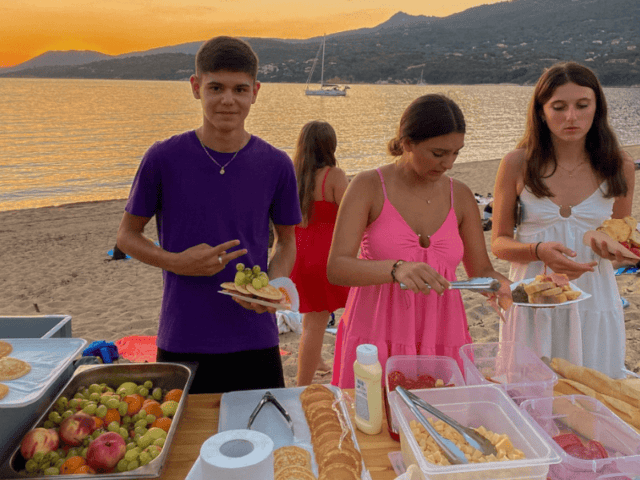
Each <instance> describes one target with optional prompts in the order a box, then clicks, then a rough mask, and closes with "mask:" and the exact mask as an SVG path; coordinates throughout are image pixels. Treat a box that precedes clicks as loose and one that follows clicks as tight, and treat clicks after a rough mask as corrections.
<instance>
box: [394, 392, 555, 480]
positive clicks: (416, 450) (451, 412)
mask: <svg viewBox="0 0 640 480" xmlns="http://www.w3.org/2000/svg"><path fill="white" fill-rule="evenodd" d="M413 393H414V394H416V395H418V396H419V397H420V398H422V399H423V400H425V401H427V402H429V403H430V404H431V405H433V406H434V407H436V408H438V409H439V410H441V411H442V412H444V413H445V414H446V415H448V416H450V417H451V418H453V419H454V420H456V421H458V423H460V424H462V425H465V426H468V427H471V428H478V427H480V426H484V427H485V428H487V429H488V430H491V431H492V432H495V433H498V434H501V435H502V434H506V435H508V437H509V440H510V441H511V443H512V444H513V446H514V447H515V448H517V449H519V450H521V451H522V452H523V453H524V455H525V458H524V459H521V460H508V461H503V462H486V463H468V464H463V465H446V466H445V465H436V464H434V463H431V462H429V461H427V459H426V458H425V456H424V453H423V451H422V449H421V448H420V445H418V442H417V440H416V438H415V436H414V435H413V432H412V431H411V427H410V425H409V422H410V420H415V417H414V416H413V414H412V413H411V411H410V410H409V408H408V407H407V406H406V405H405V403H404V402H403V401H402V399H401V398H400V397H399V395H398V394H397V393H396V392H391V393H390V394H389V401H390V403H391V408H392V409H393V413H394V417H395V418H397V419H398V422H399V424H400V442H401V450H402V458H403V460H404V464H405V465H411V464H414V463H415V464H416V465H418V467H420V470H422V472H423V473H424V475H425V476H426V478H427V479H428V480H479V479H481V480H496V479H505V480H506V479H510V480H524V479H527V480H546V479H547V474H548V472H549V466H550V465H552V464H554V463H558V462H560V456H559V455H558V453H557V452H556V451H555V450H554V449H553V447H552V446H551V445H550V444H549V441H548V439H547V438H546V437H543V435H542V434H541V433H540V432H539V431H538V430H537V429H536V428H535V427H534V425H533V423H534V422H533V421H532V420H531V419H530V418H528V417H527V416H525V415H524V414H523V412H522V411H520V410H519V409H518V407H517V406H516V404H515V403H514V402H513V401H511V399H510V398H509V397H508V396H507V394H506V393H505V392H504V390H502V389H501V388H499V387H497V386H495V385H473V386H464V387H451V388H431V389H428V390H413ZM421 413H422V414H423V415H424V416H425V418H427V419H429V418H430V417H432V415H431V414H429V413H428V412H426V411H424V410H421Z"/></svg>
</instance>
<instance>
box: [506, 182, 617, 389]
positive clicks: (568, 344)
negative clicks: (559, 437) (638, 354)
mask: <svg viewBox="0 0 640 480" xmlns="http://www.w3.org/2000/svg"><path fill="white" fill-rule="evenodd" d="M602 188H603V185H601V186H600V188H598V189H597V190H596V191H595V192H594V193H593V194H592V195H591V196H590V197H589V198H587V199H585V200H584V201H583V202H582V203H580V204H579V205H577V206H575V207H572V210H571V215H570V216H569V217H568V218H563V217H562V216H560V208H559V207H558V206H557V205H556V204H555V203H553V202H552V201H551V199H550V198H548V197H545V198H537V197H536V196H535V195H533V194H532V193H531V192H529V191H528V190H527V189H526V188H525V189H524V190H523V191H522V194H521V195H520V200H521V202H522V207H523V221H522V223H521V225H520V226H519V227H518V230H517V232H516V239H517V240H518V241H520V242H523V243H537V242H548V241H557V242H561V243H563V244H564V245H566V246H567V247H568V248H570V249H572V250H573V251H575V252H576V253H577V256H576V257H575V258H574V260H575V261H577V262H583V263H584V262H590V261H593V260H598V259H599V258H600V257H598V256H596V254H595V253H593V251H592V250H591V248H590V247H588V246H585V245H583V243H582V237H583V235H584V233H585V232H586V231H588V230H595V229H596V228H597V227H598V226H600V224H601V223H602V222H603V221H604V220H606V219H607V218H610V217H611V214H612V212H613V203H614V199H613V198H605V197H604V196H603V193H602ZM543 270H544V264H543V263H542V262H540V261H537V262H531V263H515V262H514V263H512V264H511V271H510V274H509V277H510V279H511V280H512V281H519V280H523V279H525V278H533V277H535V276H536V275H538V274H541V273H543ZM572 283H574V284H575V285H576V286H578V287H579V288H580V289H582V290H583V291H585V292H588V293H590V294H591V295H592V296H591V298H589V299H587V300H584V301H582V302H577V303H575V304H572V305H568V306H566V307H556V308H530V307H521V306H514V307H513V308H511V309H510V311H509V312H508V314H507V317H506V319H507V321H506V323H505V324H501V325H500V341H518V342H521V343H524V344H526V345H527V346H529V347H530V348H532V349H533V351H534V352H536V354H537V355H539V356H546V357H548V358H553V357H561V358H564V359H566V360H568V361H570V362H571V363H573V364H576V365H581V366H585V367H589V368H593V369H595V370H599V371H600V372H603V373H605V374H607V375H609V376H610V377H612V378H624V377H625V376H626V372H625V370H624V368H625V365H624V359H625V341H626V335H625V327H624V315H623V311H622V301H621V299H620V293H619V292H618V285H617V283H616V279H615V275H614V271H613V266H612V264H611V262H610V261H609V260H600V265H599V266H598V267H596V269H595V271H594V272H593V273H591V272H587V273H585V274H583V275H582V276H581V277H580V278H578V279H576V280H572Z"/></svg>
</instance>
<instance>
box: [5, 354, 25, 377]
mask: <svg viewBox="0 0 640 480" xmlns="http://www.w3.org/2000/svg"><path fill="white" fill-rule="evenodd" d="M30 371H31V365H29V364H28V363H27V362H25V361H23V360H19V359H17V358H13V357H3V358H0V380H15V379H16V378H20V377H23V376H25V375H26V374H27V373H29V372H30Z"/></svg>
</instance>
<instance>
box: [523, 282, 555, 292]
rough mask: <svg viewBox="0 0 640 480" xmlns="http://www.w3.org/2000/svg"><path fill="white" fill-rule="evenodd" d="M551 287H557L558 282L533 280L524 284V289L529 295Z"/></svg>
mask: <svg viewBox="0 0 640 480" xmlns="http://www.w3.org/2000/svg"><path fill="white" fill-rule="evenodd" d="M550 288H556V284H555V283H553V282H541V283H535V282H532V283H530V284H528V285H525V286H524V291H525V292H527V294H529V295H533V294H534V293H538V292H542V291H543V290H548V289H550Z"/></svg>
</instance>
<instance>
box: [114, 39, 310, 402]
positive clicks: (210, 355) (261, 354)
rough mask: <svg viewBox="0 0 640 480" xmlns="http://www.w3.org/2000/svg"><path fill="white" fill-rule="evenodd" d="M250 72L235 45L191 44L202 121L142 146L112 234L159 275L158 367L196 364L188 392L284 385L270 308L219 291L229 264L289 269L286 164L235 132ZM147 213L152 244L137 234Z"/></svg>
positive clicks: (251, 98) (251, 56) (249, 91)
mask: <svg viewBox="0 0 640 480" xmlns="http://www.w3.org/2000/svg"><path fill="white" fill-rule="evenodd" d="M257 73H258V58H257V56H256V55H255V53H254V52H253V50H252V49H251V47H250V46H249V45H248V44H247V43H245V42H244V41H242V40H239V39H236V38H231V37H216V38H213V39H211V40H209V41H208V42H206V43H204V44H203V45H202V47H201V48H200V50H199V51H198V53H197V55H196V73H195V74H194V75H192V76H191V89H192V92H193V96H194V97H195V98H196V99H198V100H200V103H201V105H202V112H203V118H202V125H201V126H200V127H198V128H197V129H196V130H192V131H188V132H185V133H182V134H179V135H176V136H174V137H171V138H169V139H166V140H163V141H161V142H157V143H155V144H154V145H153V146H151V148H149V150H148V151H147V152H146V153H145V155H144V158H143V159H142V162H141V164H140V167H139V169H138V172H137V174H136V176H135V178H134V180H133V185H132V187H131V193H130V195H129V200H128V202H127V205H126V207H125V213H124V216H123V218H122V222H121V224H120V228H119V230H118V238H117V244H118V247H119V248H120V249H122V250H123V251H125V252H126V253H128V254H129V255H131V256H132V257H134V258H137V259H138V260H140V261H142V262H144V263H148V264H149V265H153V266H156V267H159V268H161V269H162V270H163V272H162V273H163V278H164V292H163V297H162V307H161V310H160V323H159V328H158V340H157V346H158V353H157V360H158V361H169V362H198V364H199V366H198V369H197V372H196V375H195V378H194V381H193V384H192V387H191V389H190V392H191V393H204V392H207V393H220V392H228V391H233V390H248V389H261V388H277V387H284V377H283V373H282V362H281V360H280V349H279V345H278V327H277V323H276V319H275V315H274V313H275V309H273V308H266V307H263V306H260V305H257V304H254V303H247V302H243V301H241V300H238V299H236V298H232V297H228V296H226V295H220V294H219V293H218V291H219V290H220V284H221V283H223V282H228V281H230V282H232V281H233V279H234V276H235V273H236V264H237V263H239V262H243V263H244V264H245V265H246V266H248V267H252V266H254V265H259V266H260V268H261V269H262V270H263V271H268V274H269V278H272V279H273V278H276V277H288V276H289V274H290V273H291V270H292V268H293V264H294V262H295V256H296V241H295V231H294V228H295V225H296V224H298V223H299V222H300V221H301V216H300V206H299V203H298V196H297V187H296V179H295V172H294V168H293V164H292V162H291V159H290V158H289V157H288V155H287V154H286V153H284V152H283V151H281V150H278V149H276V148H275V147H273V146H271V145H269V144H268V143H267V142H265V141H264V140H261V139H260V138H258V137H256V136H253V135H251V134H249V133H248V132H247V131H246V130H245V126H244V122H245V119H246V118H247V115H248V114H249V110H250V108H251V105H252V104H253V103H255V101H256V98H257V95H258V90H259V89H260V83H259V82H258V81H257V80H256V77H257ZM154 215H155V216H156V223H157V228H158V237H159V240H160V246H157V245H155V244H154V243H153V242H152V241H150V240H149V239H148V238H147V237H145V236H144V228H145V226H146V225H147V223H148V222H149V220H150V219H151V218H152V217H153V216H154ZM270 219H271V220H272V222H273V224H274V230H275V241H274V245H273V249H272V256H271V259H268V258H267V257H268V252H269V220H270ZM268 260H269V261H268ZM140 293H141V294H143V293H142V292H140Z"/></svg>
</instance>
